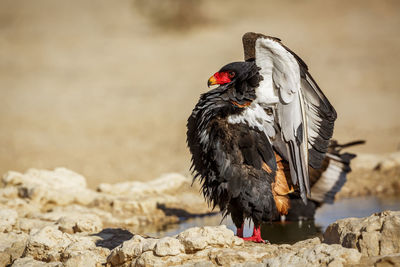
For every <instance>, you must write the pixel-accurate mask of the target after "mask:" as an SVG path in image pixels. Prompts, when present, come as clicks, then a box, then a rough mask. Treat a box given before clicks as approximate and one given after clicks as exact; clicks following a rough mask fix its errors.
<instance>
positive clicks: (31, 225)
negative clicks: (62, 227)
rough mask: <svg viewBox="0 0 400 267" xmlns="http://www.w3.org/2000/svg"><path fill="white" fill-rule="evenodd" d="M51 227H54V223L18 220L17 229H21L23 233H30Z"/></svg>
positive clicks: (25, 219)
mask: <svg viewBox="0 0 400 267" xmlns="http://www.w3.org/2000/svg"><path fill="white" fill-rule="evenodd" d="M50 225H54V223H53V222H49V221H43V220H39V219H31V218H18V222H17V225H16V228H17V229H20V230H21V231H24V232H28V233H29V232H30V231H31V230H32V229H41V228H43V227H45V226H50Z"/></svg>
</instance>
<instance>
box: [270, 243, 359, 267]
mask: <svg viewBox="0 0 400 267" xmlns="http://www.w3.org/2000/svg"><path fill="white" fill-rule="evenodd" d="M360 258H361V254H360V253H359V252H358V251H357V250H355V249H348V248H343V247H341V246H340V245H330V246H329V245H327V244H319V245H315V246H314V247H311V248H303V249H300V250H298V251H296V250H295V251H291V252H289V253H283V254H280V255H279V256H277V257H273V258H268V259H265V260H263V263H264V264H265V265H266V266H268V267H279V266H343V265H349V264H356V263H358V262H359V261H360Z"/></svg>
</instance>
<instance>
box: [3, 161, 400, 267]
mask: <svg viewBox="0 0 400 267" xmlns="http://www.w3.org/2000/svg"><path fill="white" fill-rule="evenodd" d="M190 190H192V191H190ZM193 190H198V189H191V187H190V181H189V180H188V179H187V178H185V177H183V176H181V175H179V174H169V175H166V176H163V177H160V178H159V179H156V180H154V181H150V182H148V183H140V182H126V183H120V184H114V185H111V184H102V185H100V186H99V187H98V188H97V190H96V191H94V190H91V189H88V188H87V187H86V181H85V179H84V177H82V176H81V175H79V174H76V173H74V172H72V171H70V170H67V169H64V168H59V169H56V170H54V171H43V170H35V169H31V170H29V171H27V172H26V173H25V174H21V173H17V172H8V173H7V174H6V175H4V177H3V179H2V181H1V187H0V266H28V267H29V266H168V265H169V266H171V265H176V266H179V265H180V266H212V265H221V266H228V265H236V266H282V265H289V266H293V265H294V266H346V265H351V266H354V265H359V266H365V265H367V266H368V265H374V264H375V265H379V264H392V265H396V264H400V212H392V211H386V212H382V213H377V214H373V215H371V216H370V217H367V218H362V219H356V218H348V219H344V220H339V221H337V222H335V223H333V224H331V225H330V226H329V227H328V228H327V230H326V232H325V233H324V237H323V239H322V240H320V239H318V238H314V239H308V240H304V241H301V242H298V243H296V244H293V245H287V244H286V245H276V244H254V243H249V242H243V240H242V239H239V238H237V237H235V236H234V234H233V232H232V231H231V230H228V229H226V227H225V226H218V227H201V228H198V227H195V228H190V229H187V230H185V231H183V232H181V233H179V234H178V235H176V236H172V237H164V238H160V239H158V238H153V237H150V236H146V235H143V234H140V233H143V232H146V231H147V230H146V229H148V227H149V226H151V227H152V229H153V230H154V231H157V229H158V227H163V226H165V225H166V224H169V223H175V222H178V221H179V220H180V218H182V217H190V216H197V215H199V214H208V212H209V210H208V208H207V206H206V205H205V204H204V201H203V199H202V197H201V196H200V194H198V192H196V193H195V194H194V192H193ZM177 192H179V194H178V193H177ZM122 228H123V229H122Z"/></svg>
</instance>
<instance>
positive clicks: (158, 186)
mask: <svg viewBox="0 0 400 267" xmlns="http://www.w3.org/2000/svg"><path fill="white" fill-rule="evenodd" d="M185 183H189V179H188V178H186V177H185V176H183V175H181V174H179V173H169V174H165V175H162V176H161V177H160V178H157V179H155V180H152V181H149V182H147V183H143V182H125V183H117V184H113V185H111V184H100V185H99V186H98V188H97V190H98V191H99V192H103V193H109V194H113V195H120V194H133V195H149V194H163V193H166V192H167V191H173V190H177V189H178V188H179V187H181V186H182V185H183V184H185Z"/></svg>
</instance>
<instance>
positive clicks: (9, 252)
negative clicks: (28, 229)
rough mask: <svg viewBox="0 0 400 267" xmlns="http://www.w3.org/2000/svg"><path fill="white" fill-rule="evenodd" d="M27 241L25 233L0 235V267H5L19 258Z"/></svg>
mask: <svg viewBox="0 0 400 267" xmlns="http://www.w3.org/2000/svg"><path fill="white" fill-rule="evenodd" d="M27 240H28V235H27V234H25V233H15V232H11V233H0V266H6V265H8V264H10V263H11V262H12V261H14V260H15V259H17V258H19V257H21V256H22V254H23V252H24V250H25V247H26V244H27Z"/></svg>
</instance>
